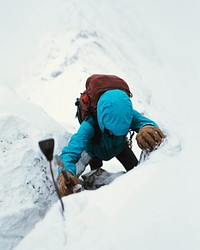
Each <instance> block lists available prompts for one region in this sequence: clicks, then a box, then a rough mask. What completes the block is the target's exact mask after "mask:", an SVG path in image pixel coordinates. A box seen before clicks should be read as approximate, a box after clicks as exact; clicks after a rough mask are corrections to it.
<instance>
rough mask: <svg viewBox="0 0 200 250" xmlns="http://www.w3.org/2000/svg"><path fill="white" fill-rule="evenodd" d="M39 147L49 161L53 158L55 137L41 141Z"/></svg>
mask: <svg viewBox="0 0 200 250" xmlns="http://www.w3.org/2000/svg"><path fill="white" fill-rule="evenodd" d="M39 147H40V149H41V151H42V153H43V154H44V155H45V157H46V158H47V161H49V162H50V161H52V160H53V150H54V139H47V140H44V141H40V142H39Z"/></svg>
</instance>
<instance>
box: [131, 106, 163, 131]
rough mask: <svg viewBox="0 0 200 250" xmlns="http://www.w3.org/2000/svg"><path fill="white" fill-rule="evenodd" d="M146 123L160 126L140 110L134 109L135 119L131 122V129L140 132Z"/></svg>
mask: <svg viewBox="0 0 200 250" xmlns="http://www.w3.org/2000/svg"><path fill="white" fill-rule="evenodd" d="M146 125H152V126H155V127H157V128H158V125H157V124H156V123H155V122H154V121H152V120H151V119H149V118H147V117H145V116H143V115H142V114H140V113H139V112H138V111H136V110H135V109H133V120H132V123H131V129H132V130H133V131H135V132H137V133H138V132H139V130H140V129H141V128H142V127H144V126H146Z"/></svg>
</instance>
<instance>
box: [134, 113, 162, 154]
mask: <svg viewBox="0 0 200 250" xmlns="http://www.w3.org/2000/svg"><path fill="white" fill-rule="evenodd" d="M131 129H132V130H134V131H136V132H137V133H138V134H137V136H136V140H137V144H138V146H139V147H140V148H141V149H142V150H147V151H152V150H153V149H155V148H156V147H158V146H159V145H160V143H161V142H162V140H163V138H165V135H164V134H163V132H162V131H161V130H160V128H159V127H158V125H157V124H156V123H155V122H154V121H152V120H151V119H149V118H147V117H145V116H143V115H142V114H140V113H139V112H138V111H136V110H133V120H132V123H131Z"/></svg>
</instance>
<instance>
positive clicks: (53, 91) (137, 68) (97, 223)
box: [0, 0, 200, 250]
mask: <svg viewBox="0 0 200 250" xmlns="http://www.w3.org/2000/svg"><path fill="white" fill-rule="evenodd" d="M10 6H12V7H13V8H12V12H11V13H10V14H9V15H5V13H8V10H9V7H10ZM14 6H15V8H14ZM198 7H199V3H198V1H195V0H193V1H190V2H187V1H185V2H180V1H176V2H174V1H171V0H170V1H168V2H163V1H154V3H150V2H149V1H147V0H143V1H140V2H138V1H130V0H124V1H123V3H122V1H119V0H117V1H116V0H115V1H114V0H101V1H98V2H97V1H93V0H85V1H81V0H73V1H72V0H68V1H63V0H57V1H55V0H51V1H49V0H48V1H47V0H43V1H42V2H41V1H39V0H36V1H34V2H33V3H27V1H23V0H19V1H17V3H13V2H12V3H11V1H7V2H3V4H2V10H1V13H2V15H1V17H2V18H3V19H4V21H5V23H6V24H7V27H8V28H7V29H6V26H3V25H2V24H1V25H2V26H1V27H2V28H1V30H2V33H1V37H0V38H1V40H0V41H1V43H2V47H1V50H2V59H3V60H1V67H2V69H5V70H3V71H2V73H0V156H1V163H0V183H1V185H0V249H2V250H10V249H17V250H24V249H30V250H35V249H37V250H38V249H42V250H46V249H48V250H51V249H59V250H62V249H69V250H70V249H73V250H74V249H75V250H76V249H77V250H79V249H95V250H98V249H116V250H117V249H122V248H123V249H125V250H129V249H139V250H146V249H150V250H151V249H154V250H155V249H164V250H165V249H176V250H177V249H180V250H184V249H191V250H198V249H200V213H199V211H200V201H199V196H200V184H199V176H200V169H199V164H198V161H197V159H198V156H199V149H198V139H199V134H200V133H199V132H200V126H199V125H200V116H199V110H198V109H199V105H198V100H199V79H200V77H199V65H200V60H199V58H200V57H199V52H200V50H199V38H200V34H199V32H198V24H199V15H198V11H197V10H198ZM3 10H5V11H4V12H3ZM14 10H15V11H14ZM3 13H4V14H3ZM19 14H20V15H19ZM17 16H20V17H19V19H18V21H16V20H17V19H15V18H16V17H17ZM181 17H182V18H181ZM6 18H7V19H6ZM23 18H24V19H23ZM24 20H25V22H24ZM1 23H2V22H1ZM14 24H15V25H14ZM8 31H10V34H12V36H11V35H10V36H11V37H10V36H9V35H8ZM30 31H32V32H30ZM19 38H20V39H21V41H23V43H22V42H20V39H19ZM13 41H16V42H15V43H14V42H13ZM25 41H26V42H25ZM23 48H24V49H23ZM16 49H17V51H18V52H19V53H17V52H15V53H14V51H16ZM6 51H7V52H8V51H12V52H13V53H7V54H6ZM11 54H12V55H11ZM19 54H20V55H21V56H20V55H19ZM12 58H14V59H12ZM9 62H10V63H9ZM10 72H11V73H12V72H13V74H10ZM93 73H108V74H116V75H118V76H120V77H122V78H124V79H125V80H126V81H127V83H128V84H129V85H130V88H131V89H132V92H133V95H134V97H133V99H132V101H133V105H134V107H135V108H136V109H137V110H138V111H140V112H142V113H143V114H144V115H146V116H147V117H149V118H151V119H153V120H155V121H156V122H157V123H158V124H159V126H160V127H161V129H162V130H163V131H164V132H165V134H166V135H167V138H166V140H165V142H164V143H163V145H162V146H161V147H160V148H159V149H158V150H156V151H155V152H153V153H152V154H151V155H150V157H149V158H148V160H146V161H145V162H142V163H141V164H140V165H139V166H138V167H137V168H135V169H134V170H132V171H130V172H129V173H127V174H125V175H122V176H120V177H118V178H117V179H116V180H115V181H114V182H113V183H111V184H110V185H108V186H104V187H102V188H100V189H99V190H97V191H84V192H82V193H79V194H75V195H71V196H68V197H65V198H64V199H63V202H64V205H65V213H64V217H62V215H61V207H60V203H59V201H58V199H57V196H56V194H55V190H54V187H53V185H52V180H51V177H50V173H49V166H48V163H47V162H46V160H45V159H44V156H43V155H42V154H41V152H40V150H39V148H38V141H40V140H42V139H45V138H52V137H53V138H54V139H55V142H56V145H55V150H54V153H55V154H59V153H60V151H61V149H62V147H63V146H64V145H66V144H67V142H68V140H69V138H70V136H71V134H72V133H74V132H75V131H76V130H77V129H78V121H77V120H76V119H75V118H74V115H75V112H76V110H75V106H74V103H75V100H76V97H79V93H81V92H82V91H83V90H84V84H85V81H86V79H87V77H88V76H90V75H91V74H93ZM20 74H21V75H20ZM21 76H22V77H21ZM20 77H21V78H20ZM133 147H134V151H135V152H136V154H137V156H138V157H139V155H140V150H139V149H138V147H137V145H136V143H135V142H134V145H133ZM105 168H106V169H108V171H111V172H112V171H113V172H117V171H122V170H123V168H122V167H121V166H120V164H119V163H118V162H117V161H116V160H115V159H113V160H111V161H109V162H106V163H105ZM54 171H55V173H56V169H54Z"/></svg>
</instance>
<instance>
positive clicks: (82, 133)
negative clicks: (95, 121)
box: [60, 121, 94, 176]
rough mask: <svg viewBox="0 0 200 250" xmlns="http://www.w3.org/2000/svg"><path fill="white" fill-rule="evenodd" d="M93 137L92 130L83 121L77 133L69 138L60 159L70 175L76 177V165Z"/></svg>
mask: <svg viewBox="0 0 200 250" xmlns="http://www.w3.org/2000/svg"><path fill="white" fill-rule="evenodd" d="M93 136H94V128H93V127H92V126H91V125H90V124H89V123H88V122H86V121H83V122H82V124H81V126H80V128H79V130H78V132H77V133H76V134H74V135H73V136H72V137H71V139H70V141H69V143H68V145H67V146H65V147H64V148H63V150H62V153H61V155H60V157H61V159H62V161H63V164H64V166H65V168H66V169H67V171H68V172H70V173H71V174H72V175H74V176H76V163H77V162H78V160H79V159H80V157H81V153H82V152H83V151H84V150H85V148H86V146H87V144H88V143H90V139H91V138H92V137H93Z"/></svg>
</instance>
